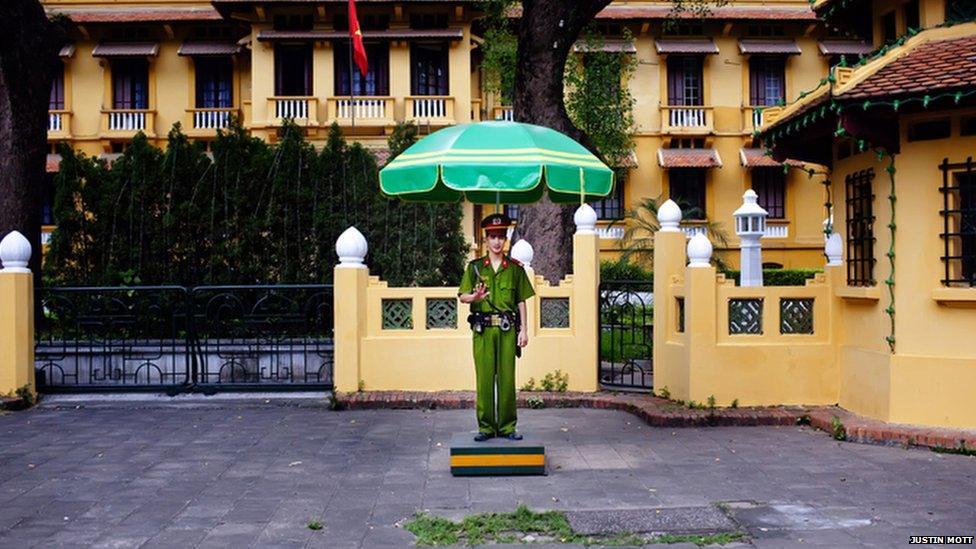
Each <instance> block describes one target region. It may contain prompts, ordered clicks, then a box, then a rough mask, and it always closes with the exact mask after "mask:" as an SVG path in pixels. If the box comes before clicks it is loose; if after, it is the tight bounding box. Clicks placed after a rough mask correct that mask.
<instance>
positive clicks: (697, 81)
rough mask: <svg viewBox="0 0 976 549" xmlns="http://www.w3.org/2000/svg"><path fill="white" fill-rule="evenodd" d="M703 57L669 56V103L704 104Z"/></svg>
mask: <svg viewBox="0 0 976 549" xmlns="http://www.w3.org/2000/svg"><path fill="white" fill-rule="evenodd" d="M703 95H704V94H703V93H702V58H701V57H698V56H689V55H679V56H672V57H668V105H703V104H704V97H703Z"/></svg>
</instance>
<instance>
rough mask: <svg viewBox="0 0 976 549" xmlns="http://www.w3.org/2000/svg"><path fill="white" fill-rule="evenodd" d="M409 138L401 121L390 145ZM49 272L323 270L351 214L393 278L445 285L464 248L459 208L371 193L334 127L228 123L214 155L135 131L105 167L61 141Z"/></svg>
mask: <svg viewBox="0 0 976 549" xmlns="http://www.w3.org/2000/svg"><path fill="white" fill-rule="evenodd" d="M415 138H416V128H415V127H411V126H400V127H398V128H397V129H396V131H395V132H394V133H393V135H392V136H391V138H390V147H391V149H393V152H394V153H397V154H398V153H399V152H400V151H402V150H403V149H405V148H406V147H407V146H409V144H410V143H412V141H413V140H415ZM60 152H61V155H62V158H63V160H62V164H61V169H60V171H59V173H58V175H57V177H56V179H55V204H54V210H55V216H56V217H57V220H58V226H57V229H56V230H55V231H54V234H53V235H52V238H51V247H50V250H49V252H48V255H47V256H46V258H45V267H44V269H45V270H44V274H45V278H46V279H47V280H48V282H49V283H51V284H59V285H80V284H86V285H89V284H90V285H115V284H182V285H196V284H254V283H311V282H323V281H329V280H331V277H332V266H333V265H334V264H335V263H336V261H337V257H336V253H335V241H336V238H337V237H338V236H339V234H340V233H341V232H342V231H344V230H345V229H346V228H347V227H349V226H355V227H357V228H358V229H359V230H360V231H361V232H362V233H363V234H364V235H365V236H366V239H367V241H368V242H369V245H370V249H369V255H368V256H367V262H368V263H369V264H370V267H371V272H372V274H376V275H379V276H381V277H383V278H384V279H386V280H388V281H389V282H390V283H391V284H393V285H417V284H419V285H453V284H455V283H456V281H457V279H459V278H460V276H461V272H462V269H463V261H464V257H465V255H466V251H467V248H466V243H465V240H464V236H463V234H462V232H461V207H460V205H457V204H452V205H429V204H409V203H402V202H399V201H392V200H387V199H386V198H385V197H383V196H382V195H380V194H379V193H378V192H377V189H378V188H379V181H378V167H377V161H376V157H375V156H374V155H373V153H372V152H370V151H369V150H367V149H365V148H364V147H362V146H361V145H360V144H358V143H353V144H348V143H347V142H346V141H345V139H344V138H343V136H342V133H341V131H340V130H339V128H338V126H333V127H332V129H331V131H330V134H329V138H328V140H327V142H326V144H325V146H324V147H323V148H322V150H320V151H317V150H316V149H315V148H314V147H313V146H312V145H311V144H310V143H308V142H307V141H306V140H305V138H304V136H303V134H302V130H301V129H300V128H298V127H297V126H294V125H286V126H285V127H284V128H283V129H282V131H281V135H280V139H279V141H278V142H277V143H276V144H273V145H269V144H266V143H265V142H263V141H262V140H260V139H257V138H254V137H250V136H248V135H247V133H246V131H245V130H244V129H243V128H242V127H241V126H240V125H239V124H236V123H235V124H234V125H232V127H231V128H229V129H228V130H226V131H222V132H219V133H218V135H217V137H216V139H215V140H214V141H213V142H212V157H211V156H208V154H207V153H206V152H205V150H204V147H203V145H202V144H201V143H199V142H191V141H190V140H189V139H187V137H186V136H185V135H184V134H183V133H182V132H181V131H180V128H179V125H177V126H175V127H174V129H173V130H172V131H171V132H170V134H169V138H168V143H167V146H166V149H165V150H160V149H158V148H156V147H154V146H152V145H151V144H150V143H149V142H148V141H147V140H146V138H145V136H143V135H138V136H136V138H135V139H133V141H132V143H131V144H130V145H129V146H128V147H127V148H126V150H125V152H124V153H123V154H122V155H121V156H120V157H119V158H118V159H116V160H115V161H114V162H113V163H112V165H111V167H109V166H108V165H107V164H106V162H105V161H104V160H102V159H95V158H90V157H86V156H85V155H83V154H81V153H76V152H75V151H72V150H71V149H70V148H68V147H62V149H61V151H60Z"/></svg>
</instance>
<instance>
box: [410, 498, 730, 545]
mask: <svg viewBox="0 0 976 549" xmlns="http://www.w3.org/2000/svg"><path fill="white" fill-rule="evenodd" d="M404 528H405V529H406V530H407V531H408V532H410V533H412V534H413V535H415V536H417V545H433V546H438V545H454V544H458V543H463V544H465V545H480V544H483V543H526V544H529V543H536V542H556V543H581V544H584V545H595V544H600V545H643V544H645V543H686V542H691V543H694V544H695V545H698V546H704V545H709V544H716V543H717V544H722V545H724V544H726V543H731V542H733V541H738V540H741V539H742V538H743V535H742V534H741V533H739V532H731V533H722V534H713V535H663V536H654V537H642V536H638V535H635V534H631V533H618V534H610V535H608V536H605V537H591V536H584V535H581V534H577V533H575V532H573V529H572V528H570V526H569V521H567V520H566V515H565V514H564V513H563V512H561V511H543V512H536V511H532V510H531V509H529V508H528V507H526V506H525V505H519V506H518V507H517V508H516V509H515V511H514V512H511V513H482V514H477V515H469V516H467V517H464V519H463V520H461V522H454V521H452V520H449V519H446V518H443V517H436V516H432V515H430V514H428V513H417V514H415V515H414V518H413V519H411V520H410V521H409V522H407V523H406V524H404Z"/></svg>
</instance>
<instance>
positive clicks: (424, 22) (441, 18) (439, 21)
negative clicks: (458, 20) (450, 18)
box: [410, 13, 447, 29]
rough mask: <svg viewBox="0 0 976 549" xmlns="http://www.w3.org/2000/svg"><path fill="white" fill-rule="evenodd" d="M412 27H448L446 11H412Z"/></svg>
mask: <svg viewBox="0 0 976 549" xmlns="http://www.w3.org/2000/svg"><path fill="white" fill-rule="evenodd" d="M410 28H411V29H446V28H447V14H446V13H411V14H410Z"/></svg>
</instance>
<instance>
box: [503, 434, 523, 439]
mask: <svg viewBox="0 0 976 549" xmlns="http://www.w3.org/2000/svg"><path fill="white" fill-rule="evenodd" d="M502 436H504V437H505V438H507V439H508V440H522V435H520V434H518V433H509V434H507V435H502Z"/></svg>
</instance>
